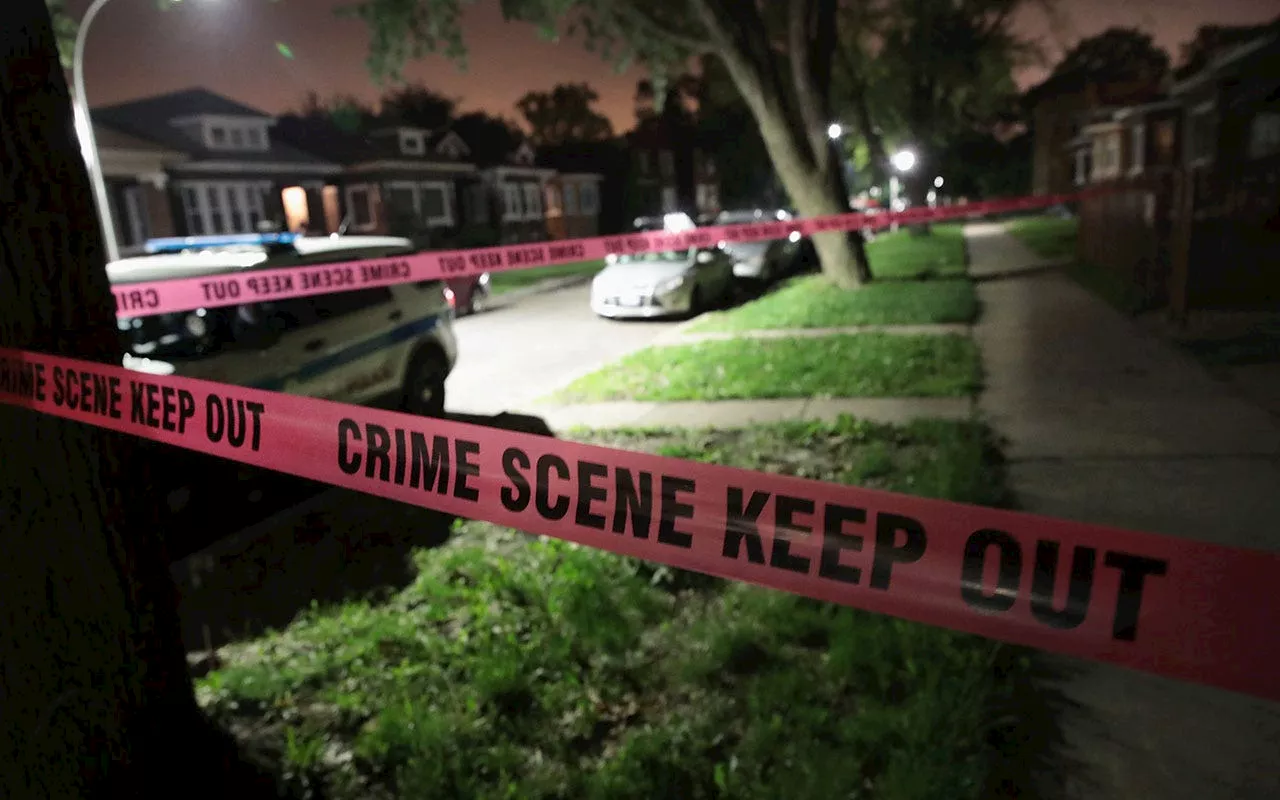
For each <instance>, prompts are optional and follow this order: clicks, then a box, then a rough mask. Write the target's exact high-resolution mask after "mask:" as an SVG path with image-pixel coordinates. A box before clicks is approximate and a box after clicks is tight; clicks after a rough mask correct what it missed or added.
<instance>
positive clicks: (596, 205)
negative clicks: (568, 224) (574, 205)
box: [579, 183, 600, 217]
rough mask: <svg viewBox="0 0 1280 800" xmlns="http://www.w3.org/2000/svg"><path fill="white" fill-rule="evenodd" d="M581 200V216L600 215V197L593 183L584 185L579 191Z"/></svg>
mask: <svg viewBox="0 0 1280 800" xmlns="http://www.w3.org/2000/svg"><path fill="white" fill-rule="evenodd" d="M579 191H580V192H581V198H582V215H583V216H584V217H586V216H594V215H595V214H598V213H600V195H599V192H598V190H597V189H596V185H595V184H594V183H584V184H582V188H581V189H579Z"/></svg>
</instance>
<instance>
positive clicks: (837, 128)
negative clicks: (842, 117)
mask: <svg viewBox="0 0 1280 800" xmlns="http://www.w3.org/2000/svg"><path fill="white" fill-rule="evenodd" d="M843 135H844V128H843V127H842V126H841V125H840V123H838V122H833V123H831V124H830V125H828V126H827V138H828V139H839V138H840V137H841V136H843Z"/></svg>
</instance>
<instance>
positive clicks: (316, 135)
mask: <svg viewBox="0 0 1280 800" xmlns="http://www.w3.org/2000/svg"><path fill="white" fill-rule="evenodd" d="M401 130H412V131H414V132H415V133H422V134H426V150H425V152H424V153H423V154H422V155H413V154H409V153H404V152H403V151H401V149H400V141H399V137H398V136H397V135H395V134H397V133H398V132H399V131H401ZM275 135H276V137H277V138H278V139H280V140H281V141H283V142H287V143H289V144H291V145H293V146H294V147H297V148H299V149H301V150H305V151H307V152H310V153H314V154H316V155H317V156H320V157H322V158H326V159H328V160H330V161H334V162H336V163H339V164H345V165H348V166H350V165H354V164H361V163H366V162H371V161H379V162H404V163H411V164H413V165H415V166H420V165H429V164H449V165H457V164H464V163H467V157H466V156H467V150H468V147H467V143H466V141H464V140H462V137H460V136H458V135H457V134H456V133H454V132H453V131H449V130H442V131H439V132H436V133H432V132H430V131H427V130H426V129H424V128H382V129H378V130H375V131H371V132H369V133H361V132H358V131H348V130H346V129H344V128H341V127H339V126H338V125H336V124H334V123H333V122H332V121H330V120H326V119H321V118H314V117H297V116H292V115H290V116H284V117H281V118H280V119H279V120H278V121H277V122H276V128H275ZM451 137H456V139H457V140H458V141H460V142H461V143H462V152H461V153H460V154H459V155H458V156H457V157H452V156H449V155H448V154H446V153H442V152H441V151H440V146H441V144H443V143H444V142H445V140H446V139H450V138H451Z"/></svg>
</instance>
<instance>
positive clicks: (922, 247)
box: [867, 223, 966, 280]
mask: <svg viewBox="0 0 1280 800" xmlns="http://www.w3.org/2000/svg"><path fill="white" fill-rule="evenodd" d="M867 260H868V261H870V262H871V275H872V277H873V278H876V279H896V280H902V279H916V280H923V279H928V278H940V277H954V276H957V275H964V274H965V269H966V265H965V256H964V226H963V225H959V224H955V223H943V224H939V225H933V226H931V228H930V233H929V234H928V235H926V236H919V235H915V234H913V233H911V231H910V230H908V229H906V228H902V229H899V230H897V231H893V232H892V233H883V234H879V235H878V236H876V238H875V239H874V240H872V241H870V242H868V243H867Z"/></svg>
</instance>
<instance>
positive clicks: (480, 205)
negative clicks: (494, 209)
mask: <svg viewBox="0 0 1280 800" xmlns="http://www.w3.org/2000/svg"><path fill="white" fill-rule="evenodd" d="M466 197H467V220H468V221H469V222H477V223H487V222H488V221H489V191H488V187H486V186H485V185H484V184H475V185H474V186H468V187H467V194H466Z"/></svg>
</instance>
